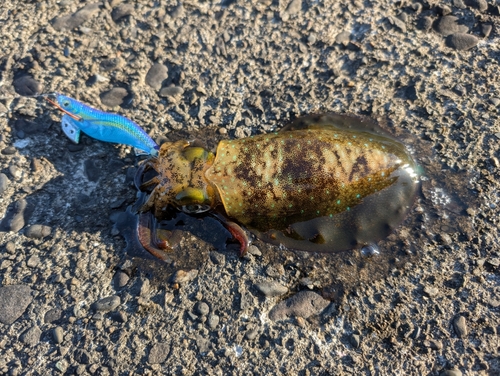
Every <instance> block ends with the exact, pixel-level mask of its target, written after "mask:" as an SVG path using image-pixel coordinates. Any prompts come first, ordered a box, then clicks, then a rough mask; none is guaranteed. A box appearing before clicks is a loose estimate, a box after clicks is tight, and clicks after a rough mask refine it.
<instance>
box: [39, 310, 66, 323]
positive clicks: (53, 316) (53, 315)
mask: <svg viewBox="0 0 500 376" xmlns="http://www.w3.org/2000/svg"><path fill="white" fill-rule="evenodd" d="M62 313H63V311H62V309H60V308H52V309H49V310H48V311H47V312H45V316H44V317H43V322H44V323H45V324H50V323H52V322H54V321H57V320H60V319H61V317H62Z"/></svg>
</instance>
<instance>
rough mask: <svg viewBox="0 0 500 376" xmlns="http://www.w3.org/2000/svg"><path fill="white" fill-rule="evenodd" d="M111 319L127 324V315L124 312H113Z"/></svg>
mask: <svg viewBox="0 0 500 376" xmlns="http://www.w3.org/2000/svg"><path fill="white" fill-rule="evenodd" d="M111 319H113V320H114V321H116V322H127V314H126V313H125V312H123V311H118V312H113V313H112V314H111Z"/></svg>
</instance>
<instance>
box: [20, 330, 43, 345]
mask: <svg viewBox="0 0 500 376" xmlns="http://www.w3.org/2000/svg"><path fill="white" fill-rule="evenodd" d="M41 335H42V331H41V330H40V328H39V327H38V326H36V325H34V326H32V327H31V328H29V329H28V330H26V331H25V332H24V333H23V334H21V337H20V339H21V342H23V343H25V344H26V345H28V346H35V345H37V344H38V342H40V336H41Z"/></svg>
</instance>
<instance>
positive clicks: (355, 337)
mask: <svg viewBox="0 0 500 376" xmlns="http://www.w3.org/2000/svg"><path fill="white" fill-rule="evenodd" d="M349 342H350V343H351V345H352V347H354V348H355V349H357V348H359V344H360V343H361V337H360V336H359V334H355V333H353V334H351V336H350V337H349Z"/></svg>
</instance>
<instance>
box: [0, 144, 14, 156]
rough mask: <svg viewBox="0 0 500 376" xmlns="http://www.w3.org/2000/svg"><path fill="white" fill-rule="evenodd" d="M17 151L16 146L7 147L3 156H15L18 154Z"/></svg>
mask: <svg viewBox="0 0 500 376" xmlns="http://www.w3.org/2000/svg"><path fill="white" fill-rule="evenodd" d="M16 151H17V149H16V148H15V147H14V146H7V147H6V148H5V149H2V154H3V155H13V154H16Z"/></svg>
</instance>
